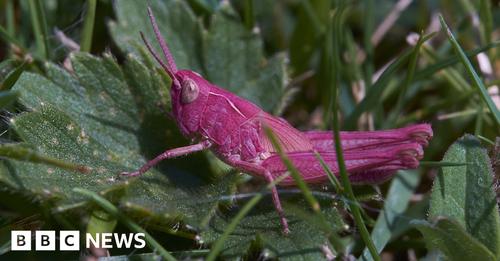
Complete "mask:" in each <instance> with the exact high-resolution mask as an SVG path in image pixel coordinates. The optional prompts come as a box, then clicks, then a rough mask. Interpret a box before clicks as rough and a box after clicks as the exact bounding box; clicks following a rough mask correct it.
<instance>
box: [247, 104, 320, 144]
mask: <svg viewBox="0 0 500 261" xmlns="http://www.w3.org/2000/svg"><path fill="white" fill-rule="evenodd" d="M257 118H258V120H259V121H260V123H261V125H262V126H264V127H268V128H271V130H272V131H273V133H274V135H275V136H276V138H277V139H278V141H279V143H280V145H281V147H282V148H283V150H284V151H285V152H304V151H312V149H313V146H312V144H311V142H310V141H309V139H308V138H307V137H306V136H305V135H304V134H303V133H302V132H300V131H299V130H297V129H295V128H294V127H292V126H291V125H290V124H289V123H288V122H287V121H285V120H284V119H281V118H276V117H274V116H271V115H269V114H267V113H264V112H263V113H260V114H259V115H258V116H257ZM260 137H261V141H262V147H263V148H264V150H265V151H268V152H271V153H274V152H276V149H275V148H274V146H273V144H272V143H271V141H270V140H269V138H268V137H267V135H266V133H265V132H264V131H263V130H261V133H260Z"/></svg>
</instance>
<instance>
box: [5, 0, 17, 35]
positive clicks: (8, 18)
mask: <svg viewBox="0 0 500 261" xmlns="http://www.w3.org/2000/svg"><path fill="white" fill-rule="evenodd" d="M5 23H6V25H7V33H9V35H15V34H16V27H15V26H16V18H15V13H14V1H12V0H7V1H6V3H5Z"/></svg>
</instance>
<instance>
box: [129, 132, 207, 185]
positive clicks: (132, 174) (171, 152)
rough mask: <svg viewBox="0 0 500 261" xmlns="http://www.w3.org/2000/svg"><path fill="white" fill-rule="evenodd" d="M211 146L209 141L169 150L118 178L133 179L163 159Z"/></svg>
mask: <svg viewBox="0 0 500 261" xmlns="http://www.w3.org/2000/svg"><path fill="white" fill-rule="evenodd" d="M211 145H212V144H211V143H210V142H209V141H202V142H200V143H197V144H193V145H189V146H185V147H180V148H175V149H170V150H167V151H165V152H163V153H162V154H160V155H158V156H156V158H154V159H152V160H150V161H148V162H147V163H146V164H144V165H143V166H142V167H141V168H140V169H138V170H136V171H134V172H122V173H120V176H127V177H135V176H140V175H142V174H144V173H146V171H148V170H149V169H150V168H152V167H154V166H156V164H158V163H159V162H160V161H162V160H165V159H171V158H175V157H179V156H184V155H187V154H191V153H193V152H197V151H201V150H205V149H208V148H210V146H211Z"/></svg>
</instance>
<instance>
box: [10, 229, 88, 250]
mask: <svg viewBox="0 0 500 261" xmlns="http://www.w3.org/2000/svg"><path fill="white" fill-rule="evenodd" d="M10 236H11V250H12V251H30V250H31V242H32V240H31V237H32V232H31V231H30V230H13V231H11V234H10ZM35 249H36V250H37V251H55V250H56V231H54V230H37V231H35ZM59 250H61V251H78V250H80V231H78V230H62V231H59Z"/></svg>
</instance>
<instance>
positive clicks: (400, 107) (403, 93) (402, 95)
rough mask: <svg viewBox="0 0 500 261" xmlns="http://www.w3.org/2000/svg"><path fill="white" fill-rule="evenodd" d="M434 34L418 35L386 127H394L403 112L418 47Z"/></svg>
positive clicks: (418, 50)
mask: <svg viewBox="0 0 500 261" xmlns="http://www.w3.org/2000/svg"><path fill="white" fill-rule="evenodd" d="M435 34H436V33H435V32H433V33H430V34H427V35H423V34H420V36H419V38H418V41H417V44H416V45H415V47H414V48H413V52H412V54H411V57H410V62H409V64H408V72H407V74H406V78H405V80H404V82H403V84H402V85H401V88H400V89H401V91H400V93H399V96H398V100H397V102H396V105H395V106H394V109H393V113H391V114H390V115H389V117H387V121H386V122H385V124H384V125H385V126H386V127H387V125H389V124H392V125H394V124H393V123H394V122H395V121H396V119H397V118H399V116H400V115H401V112H402V110H403V104H404V101H405V98H406V92H407V90H408V88H409V87H410V84H411V82H412V81H413V77H414V74H415V70H416V68H417V62H418V54H419V53H420V47H422V45H423V44H424V43H425V42H426V41H427V40H429V39H431V38H432V37H434V35H435Z"/></svg>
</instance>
